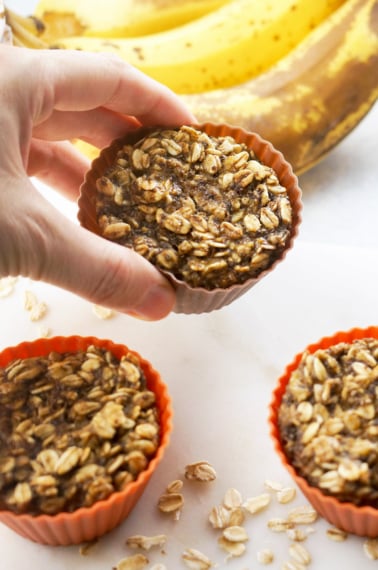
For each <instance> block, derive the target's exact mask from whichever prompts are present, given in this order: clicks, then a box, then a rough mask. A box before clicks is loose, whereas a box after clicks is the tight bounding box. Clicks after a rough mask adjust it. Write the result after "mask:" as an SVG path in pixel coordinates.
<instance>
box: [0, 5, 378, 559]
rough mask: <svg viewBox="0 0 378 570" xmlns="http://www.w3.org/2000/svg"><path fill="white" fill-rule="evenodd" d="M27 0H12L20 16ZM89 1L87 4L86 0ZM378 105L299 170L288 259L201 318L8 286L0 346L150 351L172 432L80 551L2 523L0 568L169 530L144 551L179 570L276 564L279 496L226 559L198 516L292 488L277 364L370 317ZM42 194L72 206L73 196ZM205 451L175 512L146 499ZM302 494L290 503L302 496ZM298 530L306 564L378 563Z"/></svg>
mask: <svg viewBox="0 0 378 570" xmlns="http://www.w3.org/2000/svg"><path fill="white" fill-rule="evenodd" d="M34 4H35V3H34V2H26V1H24V2H21V1H9V2H7V5H8V6H9V7H12V8H14V9H17V10H18V11H19V12H21V13H25V14H27V13H30V12H32V10H33V7H34ZM93 9H95V3H93ZM377 130H378V107H377V106H376V107H375V108H374V109H373V110H372V111H371V112H370V113H369V115H368V116H367V117H366V118H365V119H364V120H363V121H362V122H361V124H360V125H359V126H358V127H357V128H356V129H355V130H354V131H353V133H352V134H350V135H349V136H348V137H347V138H346V139H345V140H344V141H343V142H342V143H340V145H339V146H338V147H337V148H336V149H335V150H334V151H333V152H332V153H331V154H330V155H329V156H328V157H327V158H325V159H324V160H323V161H322V162H321V163H320V164H319V165H318V166H316V167H314V168H313V169H312V170H311V171H310V172H308V173H306V174H304V175H303V176H301V178H300V185H301V187H302V190H303V203H304V212H303V217H304V219H303V223H302V226H301V231H300V235H299V237H298V239H297V243H296V245H295V246H294V249H293V251H292V252H290V253H289V255H288V256H287V258H286V260H285V261H284V262H283V263H282V264H281V265H279V266H278V267H277V269H276V270H275V271H274V272H273V273H272V274H271V275H270V276H268V277H266V279H265V280H263V281H262V282H260V283H259V284H258V285H257V286H256V287H255V288H254V289H252V290H251V291H250V293H248V294H247V295H245V296H244V297H242V298H241V299H239V300H238V301H236V302H235V303H233V304H232V305H230V306H229V307H226V308H224V309H222V310H221V311H216V312H214V313H211V314H208V315H195V316H185V315H174V314H173V315H171V316H169V317H168V318H167V319H165V320H163V321H160V322H158V323H146V322H142V321H137V320H135V319H132V318H130V317H126V316H122V315H116V316H115V317H114V318H112V319H110V320H107V321H101V320H99V319H98V318H97V317H96V316H95V315H94V314H93V312H92V307H91V306H90V305H89V304H88V303H86V302H85V301H83V300H81V299H79V298H77V297H75V296H73V295H70V294H68V293H66V292H63V291H60V290H58V289H56V288H53V287H50V286H46V285H44V284H42V283H32V282H29V281H27V280H20V281H19V282H18V283H17V286H16V289H15V292H14V293H13V294H12V295H11V296H9V297H6V298H4V299H0V308H1V313H0V315H1V323H0V348H3V347H4V346H7V345H12V344H15V343H17V342H20V341H21V340H28V339H34V338H36V337H37V336H38V335H39V330H40V329H39V327H40V326H41V325H43V326H46V327H49V329H50V330H51V334H83V335H89V334H90V335H96V336H99V337H103V338H105V337H106V338H111V339H112V340H115V341H119V342H124V343H125V344H128V345H129V346H130V347H131V348H133V349H135V350H137V351H138V352H140V353H141V354H143V356H145V357H146V358H148V359H150V360H151V362H152V363H153V364H154V366H155V367H156V368H157V369H158V370H159V371H160V372H161V374H162V376H163V378H164V379H165V381H166V382H167V384H168V386H169V390H170V392H171V395H172V397H173V401H174V411H175V429H174V435H173V438H172V442H171V445H170V447H169V450H168V452H167V454H166V456H165V458H164V460H163V462H162V464H161V465H160V467H159V469H158V471H157V473H156V474H155V475H154V477H153V479H152V481H151V483H150V485H149V487H148V489H147V491H146V493H145V494H144V496H143V497H142V499H141V501H140V502H139V503H138V505H137V507H136V508H135V510H134V511H133V513H132V515H131V516H130V517H129V519H128V520H126V521H125V522H124V523H123V524H122V525H121V526H120V527H119V528H118V529H116V530H115V531H113V532H112V533H110V534H109V535H108V536H106V537H104V538H103V539H101V540H100V542H99V543H98V544H97V546H96V547H95V548H93V550H92V551H90V553H89V554H88V556H87V557H83V556H80V554H79V548H78V547H77V546H74V547H69V548H55V547H46V546H40V545H36V544H34V543H31V542H29V541H27V540H25V539H23V538H21V537H19V536H17V535H16V534H15V533H14V532H13V531H10V530H8V529H7V528H6V527H4V526H2V525H0V569H1V570H24V569H25V568H49V570H68V569H72V568H75V569H76V568H77V569H80V570H89V569H90V570H111V568H112V566H114V565H116V563H117V562H118V560H119V559H121V558H122V557H124V556H126V555H127V554H128V550H127V548H126V547H125V545H124V542H125V539H126V538H127V536H130V535H132V534H137V533H138V534H139V533H140V534H146V535H148V534H158V533H159V534H160V533H165V534H167V536H168V544H167V548H166V552H167V553H166V554H165V555H161V554H160V553H159V551H153V552H150V553H149V554H148V556H149V557H150V558H151V561H153V562H157V561H163V562H165V564H166V565H167V568H168V569H170V570H176V569H179V568H184V566H183V563H182V562H181V561H180V554H181V552H182V551H183V549H184V548H187V547H194V548H199V549H200V550H202V551H203V552H205V553H206V554H207V555H208V556H210V558H211V559H212V560H214V562H217V563H218V568H220V569H224V568H229V569H230V570H253V569H255V568H258V567H260V565H259V563H258V562H257V560H256V552H257V551H258V550H260V549H261V548H264V547H270V548H272V550H273V551H274V553H275V561H274V562H273V564H271V565H270V566H269V567H268V568H271V569H272V570H279V569H280V568H281V566H282V564H283V563H284V562H285V561H286V560H287V559H288V546H289V540H288V538H287V537H286V536H285V535H280V534H274V533H272V532H271V531H269V530H268V529H267V526H266V522H267V520H268V519H269V518H270V517H272V516H284V515H285V513H286V512H287V511H288V509H289V508H291V506H292V505H288V506H282V505H278V504H277V502H276V501H273V502H272V506H271V507H270V508H269V509H268V511H267V512H266V513H264V514H261V515H258V516H255V517H254V518H253V517H251V518H249V519H248V520H247V522H246V528H247V530H248V533H249V535H250V541H249V543H248V547H247V554H246V555H245V556H244V557H242V558H241V559H239V560H235V561H229V562H227V563H226V562H225V553H224V552H223V551H221V550H220V549H219V548H218V546H217V542H216V540H217V536H218V535H217V533H216V532H215V531H213V530H212V529H211V527H209V525H208V523H207V515H208V512H209V510H210V509H211V507H212V506H214V505H216V504H218V503H219V502H220V501H221V499H222V497H223V494H224V492H225V491H226V490H227V489H228V488H229V487H236V488H238V489H239V490H240V491H241V492H242V494H243V497H244V498H247V497H248V496H252V495H255V494H259V493H261V492H264V481H265V480H266V479H273V480H278V481H281V482H282V483H284V484H287V485H290V484H291V482H290V478H289V475H288V474H287V473H286V471H285V470H284V469H283V467H282V466H281V465H280V462H279V460H278V459H277V457H276V456H275V454H274V451H273V447H272V443H271V441H270V439H269V436H268V430H267V406H268V403H269V400H270V395H271V391H272V389H273V387H274V385H275V382H276V379H277V378H278V376H279V375H280V374H281V373H282V372H283V369H284V367H285V365H286V364H287V363H289V362H290V361H291V360H292V359H293V357H294V355H295V354H296V353H297V352H299V351H301V350H302V349H303V348H304V347H305V346H306V345H307V344H308V343H310V342H313V341H316V340H318V339H319V338H320V337H322V336H324V335H329V334H332V333H334V332H335V331H336V330H347V329H350V328H352V327H354V326H361V327H365V326H369V325H373V324H378V303H377V285H376V284H377V282H378V223H377V217H378V182H377V181H378V165H377V156H378V136H377ZM39 188H40V189H41V191H42V192H43V193H44V194H45V195H46V196H47V197H48V198H49V199H51V200H52V201H53V202H54V204H55V205H56V206H57V207H58V208H60V209H61V210H63V211H64V212H65V213H66V214H67V215H68V216H70V217H74V216H75V214H76V207H75V205H72V204H68V203H67V202H65V200H63V199H59V198H58V197H57V196H56V194H55V193H54V192H53V191H51V190H50V189H48V188H46V187H42V186H39ZM25 289H29V290H32V291H33V292H34V293H35V294H36V295H37V296H38V297H39V298H40V299H41V300H43V301H45V302H46V303H47V305H48V312H47V315H46V316H45V318H44V319H43V320H42V321H41V322H38V323H32V322H30V320H29V319H28V315H27V314H26V312H25V310H24V308H23V295H24V292H25ZM199 459H207V460H209V461H210V462H212V464H213V465H214V467H215V468H216V470H217V472H218V478H217V480H216V481H215V482H214V483H213V484H211V485H208V486H206V485H203V486H200V485H197V486H196V485H193V484H192V485H190V484H189V483H186V484H185V486H184V495H185V499H186V505H185V508H184V510H183V513H182V516H181V519H180V520H179V521H178V522H177V521H176V522H175V521H172V520H171V519H170V518H168V519H167V518H166V517H163V516H161V515H160V514H159V513H158V512H157V509H156V501H157V499H158V496H159V494H160V493H161V492H162V491H163V490H164V488H165V486H166V484H167V483H168V482H169V481H171V480H172V479H174V478H177V477H179V476H182V471H183V467H184V465H185V464H186V463H189V462H192V461H196V460H199ZM304 502H305V500H304V498H303V497H302V496H301V494H300V493H299V492H298V496H297V499H296V501H295V504H303V503H304ZM313 527H314V529H315V532H314V533H313V534H312V535H311V536H310V537H309V538H308V540H307V543H306V544H307V547H308V549H309V551H310V552H311V555H312V559H313V560H312V563H311V566H310V568H311V569H313V570H334V568H335V567H336V565H342V567H343V568H344V569H345V570H354V569H356V568H359V569H361V570H368V569H371V568H374V567H375V568H376V567H377V564H378V561H375V562H373V561H370V560H368V559H367V557H366V556H365V554H364V552H363V542H364V540H363V539H362V538H360V537H352V536H350V537H348V539H347V541H346V542H344V543H334V542H331V541H330V540H329V539H328V538H327V537H326V529H327V528H328V527H329V525H328V524H327V523H326V522H325V521H323V520H319V521H318V522H316V523H315V524H314V525H313Z"/></svg>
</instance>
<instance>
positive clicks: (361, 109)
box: [182, 0, 378, 174]
mask: <svg viewBox="0 0 378 570" xmlns="http://www.w3.org/2000/svg"><path fill="white" fill-rule="evenodd" d="M377 18H378V0H348V1H347V2H345V3H344V4H343V5H342V6H341V7H340V8H339V9H338V10H337V11H336V12H335V13H334V14H332V15H331V16H330V17H329V18H328V19H327V20H326V21H325V22H324V23H322V24H321V25H320V26H318V27H317V28H316V29H315V30H314V31H313V32H311V33H310V34H309V35H308V36H307V37H306V39H305V40H304V41H303V42H302V43H301V44H300V45H299V46H298V47H297V48H296V49H295V50H294V51H293V52H291V53H290V54H289V55H288V56H287V57H285V58H283V59H282V60H281V61H279V62H278V63H277V64H276V65H275V66H274V67H273V68H272V69H271V70H269V71H268V72H267V73H265V74H262V75H260V76H259V77H257V78H255V79H252V80H250V81H247V82H245V83H244V84H243V85H240V86H236V87H235V86H234V87H231V88H229V89H219V90H216V91H213V92H210V93H202V94H196V95H187V96H182V98H183V100H184V101H185V103H186V104H187V105H188V106H189V107H190V108H191V110H192V111H193V113H194V114H195V115H196V117H197V119H198V120H199V121H200V122H203V121H209V120H211V121H215V122H226V123H231V124H233V125H240V126H242V127H244V128H245V129H247V130H251V131H255V132H257V133H259V134H260V135H261V136H263V137H264V138H266V139H267V140H269V141H271V142H272V144H273V145H274V146H275V147H276V148H278V149H279V150H281V151H282V152H283V154H284V155H285V157H286V158H287V160H288V161H289V162H290V163H291V164H292V166H293V168H294V170H295V172H296V173H297V174H301V173H303V172H304V171H306V170H308V169H309V168H311V167H312V166H313V165H314V164H316V163H317V162H318V161H319V160H321V159H322V158H323V157H324V156H325V155H326V154H328V153H329V152H330V150H331V149H332V148H334V147H335V146H336V145H337V144H338V143H339V142H340V141H341V140H342V139H343V138H344V137H345V136H347V134H348V133H350V132H351V131H352V129H353V128H354V127H355V126H356V125H357V124H358V123H359V122H360V120H361V119H362V118H363V117H364V116H365V115H366V114H367V112H368V111H369V109H370V108H371V107H372V106H373V105H374V103H375V102H376V100H377V97H378V26H377Z"/></svg>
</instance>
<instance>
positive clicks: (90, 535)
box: [0, 336, 172, 546]
mask: <svg viewBox="0 0 378 570" xmlns="http://www.w3.org/2000/svg"><path fill="white" fill-rule="evenodd" d="M90 345H95V346H97V347H101V348H105V349H107V350H109V351H111V352H112V354H114V355H115V356H116V357H117V358H120V357H121V356H122V355H124V354H127V353H130V352H131V353H132V354H133V355H135V356H136V357H137V358H138V360H139V363H140V366H141V368H142V370H143V371H144V374H145V376H146V381H147V386H148V388H149V389H150V390H151V391H153V392H154V393H155V395H156V405H157V408H158V411H159V419H160V429H161V438H160V444H159V447H158V450H157V452H156V454H155V456H154V457H153V458H152V459H151V460H150V462H149V464H148V466H147V467H146V469H145V470H144V471H142V472H141V473H140V474H139V475H138V477H137V479H136V480H135V481H133V482H131V483H130V484H129V485H127V486H126V487H125V489H124V490H123V491H119V492H115V493H112V494H111V495H110V496H109V497H108V498H107V499H104V500H101V501H98V502H96V503H94V504H93V505H92V506H91V507H85V508H84V507H83V508H79V509H77V510H76V511H74V512H72V513H68V512H62V513H58V514H57V515H37V516H33V515H28V514H16V513H13V512H11V511H6V510H3V511H0V522H2V523H4V524H5V525H7V526H8V527H10V528H11V529H13V530H14V531H15V532H16V533H18V534H20V535H21V536H23V537H25V538H28V539H30V540H32V541H34V542H38V543H41V544H49V545H54V546H56V545H62V546H66V545H70V544H79V543H81V542H87V541H91V540H94V539H96V538H98V537H100V536H102V535H104V534H105V533H107V532H109V531H110V530H112V529H113V528H115V527H116V526H118V525H119V524H120V523H121V522H122V521H123V520H124V519H125V518H126V517H127V516H128V514H129V513H130V512H131V510H132V509H133V508H134V506H135V505H136V503H137V501H138V499H139V498H140V496H141V495H142V493H143V491H144V490H145V488H146V485H147V483H148V482H149V480H150V478H151V476H152V474H153V473H154V471H155V469H156V468H157V466H158V465H159V463H160V462H161V460H162V458H163V455H164V452H165V450H166V448H167V446H168V444H169V440H170V436H171V432H172V403H171V399H170V396H169V394H168V390H167V387H166V385H165V384H164V382H163V381H162V379H161V377H160V375H159V373H158V372H157V371H156V370H155V369H154V368H153V367H152V366H151V364H150V363H149V362H148V361H147V360H145V359H143V358H142V357H141V356H140V355H139V354H138V353H137V352H135V351H133V350H130V349H129V348H128V347H127V346H125V345H122V344H115V343H113V342H112V341H110V340H100V339H98V338H96V337H80V336H70V337H61V336H58V337H53V338H48V339H45V338H43V339H38V340H36V341H34V342H23V343H21V344H19V345H17V346H14V347H10V348H6V349H5V350H3V351H2V352H0V366H6V365H7V364H8V363H9V362H10V361H12V360H14V359H16V358H28V357H31V356H43V355H47V354H48V353H49V352H50V351H56V352H75V351H79V350H85V349H86V348H87V347H88V346H90Z"/></svg>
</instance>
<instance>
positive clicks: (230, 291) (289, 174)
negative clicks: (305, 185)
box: [78, 123, 302, 314]
mask: <svg viewBox="0 0 378 570" xmlns="http://www.w3.org/2000/svg"><path fill="white" fill-rule="evenodd" d="M193 127H195V128H196V129H199V130H201V131H204V132H206V133H207V134H209V135H211V136H215V137H222V136H227V135H230V136H232V137H234V139H235V140H236V141H238V142H243V143H245V144H246V145H247V146H248V147H249V148H251V149H252V150H253V151H254V153H255V154H256V156H257V158H258V159H259V160H260V161H261V162H262V163H263V164H265V165H267V166H270V167H271V168H273V170H274V171H275V172H276V174H277V176H278V178H279V181H280V184H281V185H282V186H284V187H285V188H286V190H287V193H288V196H289V200H290V203H291V206H292V210H293V222H292V228H291V233H290V238H289V240H288V243H287V245H286V247H285V249H284V250H283V251H282V252H281V255H280V256H279V258H277V259H276V260H275V261H274V263H273V264H272V265H271V266H270V267H269V268H268V269H266V270H264V271H262V272H261V273H260V274H259V275H258V277H255V278H251V279H249V280H248V281H246V282H244V283H242V284H238V285H234V286H232V287H229V288H227V289H220V288H217V289H212V290H211V291H210V290H208V289H205V288H203V287H190V286H189V285H187V284H186V283H185V282H183V281H181V280H179V279H177V278H176V277H175V276H173V275H172V274H170V273H168V272H165V271H162V273H163V274H164V275H165V276H166V277H167V278H168V279H169V281H170V282H171V284H172V285H173V287H174V288H175V290H176V304H175V307H174V311H175V312H176V313H186V314H193V313H208V312H210V311H214V310H216V309H220V308H222V307H224V306H226V305H229V304H230V303H231V302H232V301H234V300H235V299H237V298H239V297H240V296H241V295H243V294H244V293H246V292H247V291H248V290H249V289H251V287H253V286H254V285H256V283H258V282H259V281H261V279H262V278H263V277H265V276H266V275H268V273H270V272H271V271H273V269H274V268H275V267H276V266H277V265H278V263H280V262H281V261H282V260H283V259H284V258H285V256H286V254H287V252H288V251H289V250H290V249H291V248H292V247H293V244H294V239H295V238H296V236H297V234H298V230H299V226H300V223H301V214H302V201H301V196H302V193H301V190H300V188H299V186H298V179H297V177H296V176H295V174H294V172H293V169H292V167H291V165H290V164H289V163H288V162H287V161H286V160H285V158H284V156H283V155H282V153H281V152H279V151H278V150H276V149H275V148H274V147H273V145H272V144H271V143H270V142H268V141H266V140H264V139H262V138H261V137H260V136H259V135H258V134H256V133H251V132H247V131H245V130H244V129H242V128H240V127H233V126H231V125H227V124H215V123H203V124H200V125H193ZM164 128H167V127H164ZM173 128H174V127H173ZM153 130H156V127H149V128H146V127H142V128H140V129H138V130H136V131H133V132H132V133H129V134H128V135H126V136H125V137H122V138H120V139H117V140H115V141H113V143H112V144H111V145H110V146H108V147H107V148H105V149H103V150H102V151H101V153H100V155H99V156H98V157H97V158H96V159H95V160H94V161H93V162H92V165H91V169H90V170H89V171H88V172H87V174H86V177H85V180H84V182H83V184H82V186H81V189H80V197H79V200H78V207H79V211H78V219H79V222H80V224H81V225H82V226H83V227H85V228H86V229H88V230H90V231H92V232H94V233H96V234H97V235H101V232H100V229H99V226H98V223H97V217H96V180H97V178H99V177H100V176H102V175H103V174H104V172H105V170H106V169H107V168H108V167H109V166H111V164H112V163H113V161H114V158H115V156H116V153H117V151H118V150H119V149H121V148H122V146H123V145H124V144H134V143H136V142H137V141H138V140H140V139H141V138H143V137H144V136H146V135H147V134H148V133H150V132H152V131H153Z"/></svg>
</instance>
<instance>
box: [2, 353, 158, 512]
mask: <svg viewBox="0 0 378 570" xmlns="http://www.w3.org/2000/svg"><path fill="white" fill-rule="evenodd" d="M0 442H1V445H0V491H1V494H0V508H1V509H7V510H11V511H14V512H16V513H22V512H28V513H30V514H40V513H45V514H50V515H53V514H56V513H58V512H61V511H68V512H72V511H74V510H76V509H77V508H79V507H89V506H91V505H92V504H93V503H94V502H96V501H98V500H100V499H105V498H106V497H108V496H109V495H110V494H111V493H113V492H114V491H119V490H122V489H123V488H124V487H125V486H126V485H127V484H128V483H129V482H131V481H133V480H134V479H135V478H136V477H137V475H138V474H139V473H140V472H141V471H142V470H144V469H145V468H146V467H147V465H148V463H149V460H150V458H151V457H152V456H153V455H154V454H155V452H156V450H157V447H158V444H159V418H158V410H157V408H156V404H155V394H154V393H153V392H151V391H150V390H148V388H147V386H146V378H145V375H144V372H143V369H142V368H141V366H140V363H139V361H138V359H137V357H136V356H135V355H134V354H132V353H128V354H126V355H124V356H122V357H121V359H117V358H116V357H115V356H114V355H113V354H112V353H111V352H109V351H108V350H105V349H102V348H98V347H95V346H89V347H88V349H87V350H86V351H77V352H72V353H71V352H67V353H63V354H59V353H56V352H51V353H50V354H48V355H47V356H46V357H30V358H25V359H17V360H14V361H12V362H10V363H9V364H8V365H7V366H6V367H4V368H0Z"/></svg>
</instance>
